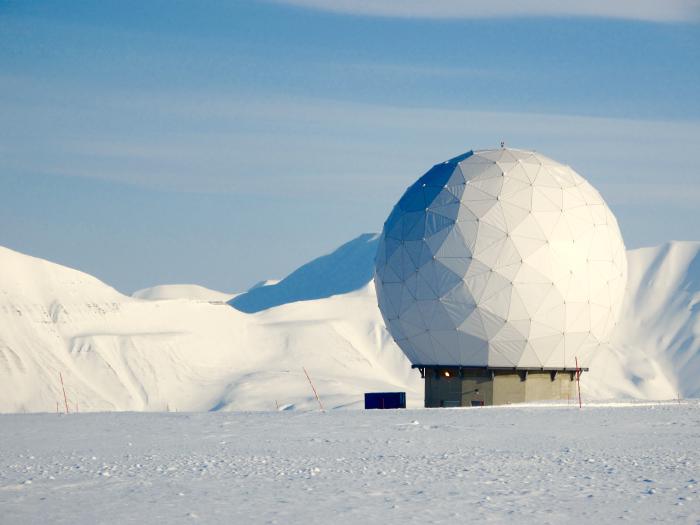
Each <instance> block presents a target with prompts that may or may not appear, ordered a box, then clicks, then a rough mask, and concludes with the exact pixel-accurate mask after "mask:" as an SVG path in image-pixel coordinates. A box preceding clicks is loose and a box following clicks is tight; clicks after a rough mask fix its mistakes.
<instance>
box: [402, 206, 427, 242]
mask: <svg viewBox="0 0 700 525" xmlns="http://www.w3.org/2000/svg"><path fill="white" fill-rule="evenodd" d="M417 215H418V218H417V219H416V220H414V217H411V222H410V223H409V222H406V223H404V226H405V227H404V230H403V239H404V240H406V241H419V240H421V239H423V238H424V237H425V225H426V220H427V217H426V214H425V212H424V211H423V212H421V213H420V214H417Z"/></svg>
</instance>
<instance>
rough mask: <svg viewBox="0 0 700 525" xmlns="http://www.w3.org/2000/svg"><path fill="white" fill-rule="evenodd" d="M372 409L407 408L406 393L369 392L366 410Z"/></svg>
mask: <svg viewBox="0 0 700 525" xmlns="http://www.w3.org/2000/svg"><path fill="white" fill-rule="evenodd" d="M371 408H379V409H382V408H406V392H368V393H366V394H365V410H367V409H371Z"/></svg>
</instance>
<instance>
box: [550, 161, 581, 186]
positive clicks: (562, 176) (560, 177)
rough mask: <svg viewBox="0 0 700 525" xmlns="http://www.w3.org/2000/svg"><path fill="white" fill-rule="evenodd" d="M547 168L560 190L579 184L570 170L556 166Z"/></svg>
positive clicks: (566, 167)
mask: <svg viewBox="0 0 700 525" xmlns="http://www.w3.org/2000/svg"><path fill="white" fill-rule="evenodd" d="M548 168H549V171H550V172H551V173H552V175H553V176H554V178H555V179H556V180H557V182H558V183H559V184H560V185H561V187H562V188H570V187H572V186H575V185H577V184H578V182H579V181H578V180H577V178H576V177H575V176H574V172H573V171H572V169H571V168H569V167H568V166H562V165H557V166H548Z"/></svg>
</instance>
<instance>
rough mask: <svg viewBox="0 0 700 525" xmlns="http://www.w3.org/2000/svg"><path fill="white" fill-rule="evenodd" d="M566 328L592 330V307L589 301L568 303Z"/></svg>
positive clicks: (573, 330)
mask: <svg viewBox="0 0 700 525" xmlns="http://www.w3.org/2000/svg"><path fill="white" fill-rule="evenodd" d="M564 326H565V330H566V331H567V332H590V331H591V309H590V305H589V304H588V303H575V302H567V303H566V321H565V324H564Z"/></svg>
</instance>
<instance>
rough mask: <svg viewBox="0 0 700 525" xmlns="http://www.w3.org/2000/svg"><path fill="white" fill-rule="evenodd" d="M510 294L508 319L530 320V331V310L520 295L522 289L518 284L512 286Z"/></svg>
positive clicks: (515, 320) (512, 320)
mask: <svg viewBox="0 0 700 525" xmlns="http://www.w3.org/2000/svg"><path fill="white" fill-rule="evenodd" d="M510 293H511V296H510V306H509V309H508V317H507V319H508V320H509V321H511V322H517V321H518V320H526V321H527V322H528V333H529V329H530V328H529V326H530V318H531V316H530V312H528V311H527V308H526V307H525V304H524V303H523V299H522V297H520V289H519V287H518V286H513V287H512V288H511V291H510Z"/></svg>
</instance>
